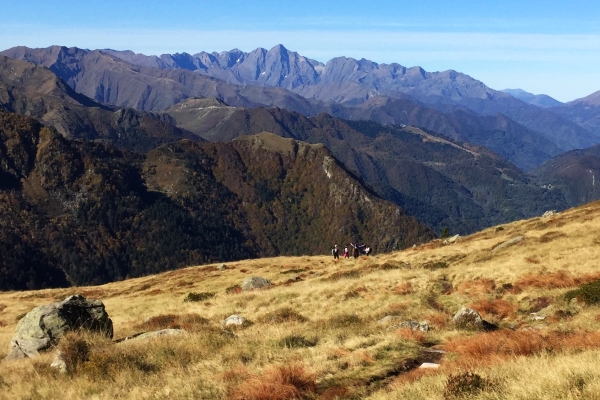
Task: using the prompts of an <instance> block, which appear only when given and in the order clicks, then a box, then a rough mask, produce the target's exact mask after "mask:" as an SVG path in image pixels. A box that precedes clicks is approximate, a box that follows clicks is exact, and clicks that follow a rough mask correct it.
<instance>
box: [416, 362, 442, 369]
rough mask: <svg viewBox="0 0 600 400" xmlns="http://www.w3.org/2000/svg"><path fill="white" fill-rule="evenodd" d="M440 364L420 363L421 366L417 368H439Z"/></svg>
mask: <svg viewBox="0 0 600 400" xmlns="http://www.w3.org/2000/svg"><path fill="white" fill-rule="evenodd" d="M439 367H440V364H436V363H428V362H426V363H423V364H421V366H420V367H419V368H424V369H434V368H439Z"/></svg>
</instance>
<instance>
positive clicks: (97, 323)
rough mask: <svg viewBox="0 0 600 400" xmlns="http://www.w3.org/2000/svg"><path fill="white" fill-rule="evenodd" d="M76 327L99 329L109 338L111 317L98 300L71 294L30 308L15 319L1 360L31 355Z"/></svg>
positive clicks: (52, 343)
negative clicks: (15, 324)
mask: <svg viewBox="0 0 600 400" xmlns="http://www.w3.org/2000/svg"><path fill="white" fill-rule="evenodd" d="M77 329H86V330H89V331H94V332H100V333H103V334H105V335H106V336H108V337H110V338H112V336H113V324H112V320H111V319H110V318H109V317H108V314H107V313H106V311H105V309H104V304H103V303H102V302H101V301H100V300H88V299H86V298H85V297H83V296H81V295H74V296H69V297H67V298H66V299H64V300H63V301H59V302H56V303H52V304H47V305H44V306H39V307H36V308H34V309H33V310H31V311H30V312H28V313H27V314H26V315H25V316H24V317H23V318H21V320H20V321H19V323H18V325H17V330H16V332H15V334H14V336H13V338H12V340H11V341H10V353H9V354H8V355H7V356H6V358H5V360H14V359H18V358H26V357H35V356H37V355H39V352H41V351H45V350H48V349H50V348H52V347H54V346H55V345H56V344H57V343H58V341H59V340H60V338H61V337H62V336H63V335H64V334H65V333H67V332H69V331H72V330H77Z"/></svg>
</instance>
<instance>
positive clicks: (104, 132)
mask: <svg viewBox="0 0 600 400" xmlns="http://www.w3.org/2000/svg"><path fill="white" fill-rule="evenodd" d="M0 110H4V111H8V112H15V113H19V114H24V115H29V116H31V117H34V118H36V119H38V120H39V121H41V122H43V123H44V124H47V125H51V126H53V127H54V128H56V129H57V130H58V131H59V132H60V133H61V134H63V135H64V136H65V137H70V138H85V139H89V140H100V141H107V142H110V143H113V144H115V145H117V146H119V147H121V148H126V149H130V150H139V151H147V150H149V149H151V148H153V147H156V146H157V145H160V144H162V143H167V142H171V141H173V140H178V139H182V138H190V139H193V138H197V137H196V136H195V135H193V134H192V133H190V132H187V131H184V130H182V129H179V128H177V127H175V126H173V124H172V121H171V120H169V119H168V118H167V119H165V117H164V116H162V115H158V114H152V113H146V112H143V111H137V110H132V109H119V108H117V107H115V106H111V105H107V104H102V103H98V102H96V101H94V100H92V99H90V98H88V97H86V96H84V95H82V94H79V93H77V92H75V91H74V90H73V89H71V87H70V86H69V85H67V84H65V82H64V81H63V80H61V79H60V78H58V77H57V76H56V75H55V74H54V73H52V72H51V71H49V70H48V69H47V68H44V67H39V66H35V65H34V64H31V63H28V62H23V61H17V60H13V59H10V58H7V57H4V56H0Z"/></svg>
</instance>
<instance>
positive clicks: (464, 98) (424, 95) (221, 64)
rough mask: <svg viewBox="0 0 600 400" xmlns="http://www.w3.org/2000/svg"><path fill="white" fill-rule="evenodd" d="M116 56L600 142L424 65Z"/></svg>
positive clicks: (567, 146)
mask: <svg viewBox="0 0 600 400" xmlns="http://www.w3.org/2000/svg"><path fill="white" fill-rule="evenodd" d="M111 54H113V55H115V56H117V57H123V58H124V59H127V60H128V61H130V62H133V63H135V62H138V63H141V64H144V65H149V64H150V65H154V66H156V67H158V68H163V69H165V70H172V69H191V70H193V71H195V72H197V73H199V74H205V75H209V76H213V77H218V78H220V79H224V80H226V81H228V82H232V83H236V84H249V85H259V86H274V87H280V88H285V89H288V90H291V91H294V92H296V93H298V94H301V95H302V96H304V97H306V98H309V99H315V100H319V101H324V102H336V103H342V104H345V105H357V104H361V103H363V102H365V101H367V100H369V99H370V98H372V97H374V96H385V97H393V98H403V97H404V96H406V95H409V96H411V97H413V98H414V99H416V100H418V101H420V102H422V103H423V104H426V105H428V106H430V107H434V108H437V109H439V110H442V111H447V110H452V109H453V108H456V107H457V106H458V107H466V108H468V109H470V110H472V111H475V112H476V113H479V114H484V115H494V114H497V113H501V114H504V115H505V116H507V117H509V118H511V119H512V120H514V121H516V122H517V123H519V124H521V125H523V126H525V127H526V128H528V129H530V130H532V131H535V132H538V133H539V134H541V135H542V136H544V137H545V138H546V139H548V140H550V141H552V142H553V143H554V144H555V145H557V146H559V147H560V148H561V149H563V150H571V149H574V148H583V147H588V146H591V145H594V144H596V143H598V142H599V141H600V135H596V134H593V133H592V132H589V131H587V130H586V129H584V128H582V127H581V126H579V125H577V124H575V123H573V122H571V121H570V120H567V119H564V118H562V117H560V116H558V115H556V114H554V113H552V112H551V111H548V110H545V109H540V108H539V107H536V106H534V105H531V104H528V102H525V101H521V100H520V99H518V98H515V97H513V96H511V95H509V94H508V93H504V92H501V91H496V90H493V89H491V88H489V87H487V86H486V85H485V84H484V83H482V82H480V81H478V80H476V79H473V78H471V77H470V76H468V75H466V74H463V73H460V72H456V71H452V70H448V71H443V72H427V71H425V70H423V69H422V68H420V67H412V68H406V67H404V66H402V65H399V64H395V63H393V64H378V63H375V62H372V61H369V60H365V59H361V60H355V59H353V58H348V57H336V58H334V59H332V60H329V61H328V62H327V63H326V64H322V63H320V62H317V61H314V60H311V59H308V58H306V57H303V56H301V55H299V54H298V53H296V52H293V51H290V50H288V49H286V48H285V47H284V46H282V45H277V46H275V47H273V48H272V49H270V50H266V49H262V48H258V49H256V50H254V51H252V52H250V53H244V52H241V51H239V50H237V49H235V50H232V51H231V52H222V53H218V54H217V53H212V54H208V53H205V52H202V53H198V54H196V55H193V56H192V55H189V54H185V53H184V54H178V55H175V56H172V55H169V54H164V55H162V56H161V57H160V60H163V61H164V60H168V62H165V63H158V62H157V63H154V62H151V60H156V59H157V58H156V57H153V56H149V57H148V56H143V55H141V54H137V55H134V56H132V54H131V52H117V51H111ZM180 60H185V61H184V62H181V61H180ZM305 114H306V113H305ZM379 122H381V121H379Z"/></svg>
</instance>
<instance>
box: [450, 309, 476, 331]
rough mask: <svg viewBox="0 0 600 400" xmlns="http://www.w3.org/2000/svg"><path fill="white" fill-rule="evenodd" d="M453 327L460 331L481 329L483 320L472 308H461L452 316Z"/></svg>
mask: <svg viewBox="0 0 600 400" xmlns="http://www.w3.org/2000/svg"><path fill="white" fill-rule="evenodd" d="M452 320H453V321H454V325H455V326H456V327H457V328H460V329H473V330H479V329H483V319H482V318H481V315H479V313H478V312H477V311H475V310H473V309H472V308H464V307H463V308H461V309H460V310H458V311H457V312H456V314H454V318H453V319H452Z"/></svg>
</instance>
